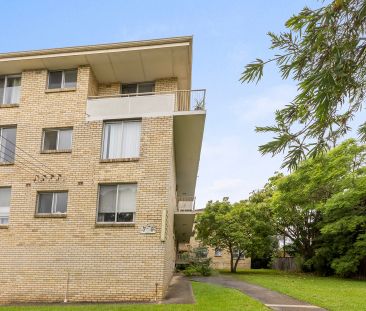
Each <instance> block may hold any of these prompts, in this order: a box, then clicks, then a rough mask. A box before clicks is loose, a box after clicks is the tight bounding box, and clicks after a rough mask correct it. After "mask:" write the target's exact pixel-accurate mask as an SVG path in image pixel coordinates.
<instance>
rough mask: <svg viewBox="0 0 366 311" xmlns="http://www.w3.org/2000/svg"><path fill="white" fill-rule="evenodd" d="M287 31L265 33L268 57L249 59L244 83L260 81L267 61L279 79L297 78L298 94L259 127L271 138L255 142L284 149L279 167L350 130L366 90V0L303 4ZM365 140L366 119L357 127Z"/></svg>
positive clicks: (295, 163)
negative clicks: (272, 51) (314, 5)
mask: <svg viewBox="0 0 366 311" xmlns="http://www.w3.org/2000/svg"><path fill="white" fill-rule="evenodd" d="M285 25H286V27H287V29H288V31H287V32H284V33H280V34H274V33H269V37H270V38H271V41H272V45H271V49H275V50H278V51H279V52H278V53H277V54H276V55H275V56H274V57H273V58H271V59H269V60H266V61H264V60H262V59H257V60H256V61H255V62H253V63H251V64H248V65H247V66H246V67H245V70H244V72H243V74H242V77H241V81H242V82H253V81H256V82H258V81H259V80H260V79H261V78H262V76H263V68H264V66H265V65H266V64H268V63H270V62H275V63H276V64H277V66H278V67H279V70H280V72H281V74H282V78H284V79H287V78H289V77H291V78H292V79H294V80H295V81H297V87H298V95H297V96H296V97H295V98H294V99H293V101H292V102H291V103H289V104H288V105H286V106H285V108H283V109H281V110H279V111H277V112H276V116H275V120H276V124H275V125H273V126H262V127H257V128H256V130H257V131H258V132H272V133H274V134H275V137H274V139H273V141H270V142H268V143H266V144H264V145H261V146H260V147H259V150H260V151H261V152H262V153H263V154H266V153H271V154H272V155H276V154H278V153H281V152H285V151H287V154H286V156H285V160H284V162H283V167H288V168H290V169H295V168H296V167H297V166H298V164H299V163H300V162H301V161H302V160H304V158H305V157H306V156H310V157H314V156H316V155H318V154H322V153H323V152H324V151H326V150H328V149H329V148H330V147H334V146H335V143H336V141H337V140H338V139H339V138H340V137H342V136H344V135H345V134H346V133H347V132H348V131H349V130H350V121H351V120H352V119H353V117H354V116H355V114H357V113H359V112H360V111H361V108H362V104H363V103H364V101H365V95H366V34H365V32H366V2H365V1H364V0H333V1H330V2H329V3H328V4H326V5H324V6H322V7H320V8H318V9H314V10H312V9H310V8H307V7H305V8H304V9H303V10H302V11H301V12H300V13H298V14H297V15H294V16H292V17H291V18H290V19H289V20H288V21H287V22H286V24H285ZM359 133H360V136H361V137H362V138H363V140H366V122H365V123H363V124H362V125H361V126H360V127H359Z"/></svg>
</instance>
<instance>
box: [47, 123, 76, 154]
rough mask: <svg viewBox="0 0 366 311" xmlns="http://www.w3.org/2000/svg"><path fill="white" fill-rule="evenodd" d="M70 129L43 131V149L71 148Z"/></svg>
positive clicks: (58, 149)
mask: <svg viewBox="0 0 366 311" xmlns="http://www.w3.org/2000/svg"><path fill="white" fill-rule="evenodd" d="M71 148H72V129H70V128H69V129H49V130H44V132H43V148H42V150H43V151H60V150H71Z"/></svg>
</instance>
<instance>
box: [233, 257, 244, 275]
mask: <svg viewBox="0 0 366 311" xmlns="http://www.w3.org/2000/svg"><path fill="white" fill-rule="evenodd" d="M242 255H243V254H242V253H239V256H238V258H236V260H235V265H234V271H233V272H234V273H236V268H237V267H238V263H239V260H240V257H241V256H242Z"/></svg>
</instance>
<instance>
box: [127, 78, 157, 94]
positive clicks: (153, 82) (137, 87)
mask: <svg viewBox="0 0 366 311" xmlns="http://www.w3.org/2000/svg"><path fill="white" fill-rule="evenodd" d="M132 84H136V93H123V86H124V85H132ZM142 84H153V85H154V91H153V92H140V91H139V88H140V85H142ZM155 87H156V81H146V82H132V83H121V86H120V93H121V95H125V96H143V95H152V94H154V93H155Z"/></svg>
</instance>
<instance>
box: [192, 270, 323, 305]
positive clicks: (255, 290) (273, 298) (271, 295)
mask: <svg viewBox="0 0 366 311" xmlns="http://www.w3.org/2000/svg"><path fill="white" fill-rule="evenodd" d="M191 280H193V281H197V282H205V283H211V284H218V285H221V286H225V287H230V288H235V289H237V290H239V291H241V292H242V293H244V294H246V295H248V296H250V297H252V298H254V299H256V300H259V301H260V302H262V303H263V304H264V305H266V306H267V307H268V308H270V309H272V310H277V311H322V310H323V311H324V310H325V309H323V308H320V307H317V306H313V305H311V304H308V303H306V302H303V301H300V300H297V299H295V298H292V297H289V296H287V295H284V294H280V293H278V292H275V291H272V290H270V289H267V288H263V287H260V286H257V285H253V284H249V283H246V282H243V281H238V280H235V279H233V278H231V277H228V276H221V275H220V276H211V277H193V278H191Z"/></svg>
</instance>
